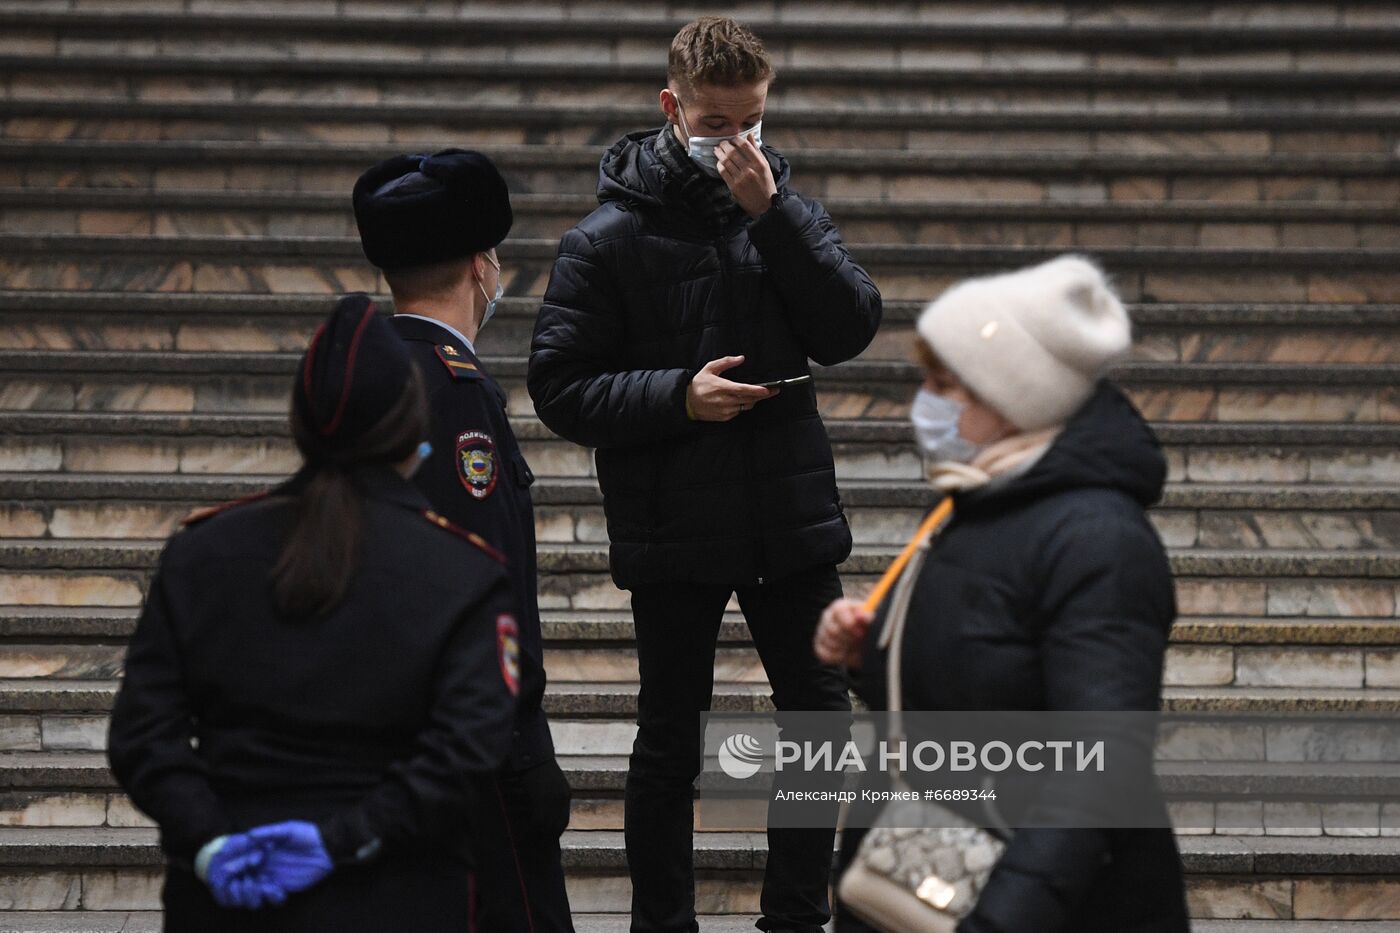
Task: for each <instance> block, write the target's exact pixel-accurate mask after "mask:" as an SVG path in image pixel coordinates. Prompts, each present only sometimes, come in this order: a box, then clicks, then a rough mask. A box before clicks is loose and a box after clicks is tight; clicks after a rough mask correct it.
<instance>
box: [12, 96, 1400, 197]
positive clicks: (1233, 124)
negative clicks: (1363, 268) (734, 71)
mask: <svg viewBox="0 0 1400 933" xmlns="http://www.w3.org/2000/svg"><path fill="white" fill-rule="evenodd" d="M72 93H73V94H74V95H75V99H72V100H44V99H31V100H15V99H8V100H5V99H0V137H3V138H5V139H8V140H13V141H24V140H54V139H66V138H71V137H74V136H75V135H76V136H77V137H78V138H83V137H88V138H91V137H93V136H96V137H115V138H127V139H141V140H149V141H156V140H163V139H166V140H169V139H177V140H190V141H194V140H202V139H210V138H214V139H243V140H256V139H290V140H302V141H317V140H319V141H327V140H333V139H338V140H343V141H344V142H347V143H360V144H374V143H379V144H383V143H386V142H390V141H396V142H398V143H400V144H403V143H410V142H413V143H418V144H424V143H430V142H432V141H441V140H444V139H453V138H457V139H461V138H463V137H464V136H469V138H475V139H491V140H493V141H495V142H496V143H498V144H513V145H521V144H525V143H534V144H536V145H541V146H550V147H554V146H568V145H580V144H588V145H593V146H600V145H610V144H611V143H612V142H614V141H615V140H617V139H618V138H619V137H621V136H622V135H623V134H624V133H629V132H633V131H635V130H637V129H640V128H646V127H652V126H657V125H659V124H660V123H661V122H662V121H661V119H660V116H659V114H658V112H657V109H656V105H655V102H654V99H652V98H651V97H650V96H647V97H640V98H639V99H638V101H637V103H636V104H631V103H621V104H612V105H579V106H568V105H565V104H560V103H554V102H550V103H545V104H538V105H532V106H530V107H521V106H520V105H518V104H514V103H496V102H494V101H489V102H439V101H424V102H409V103H402V102H395V103H354V102H331V103H327V102H321V101H317V102H295V101H292V102H277V101H229V102H225V103H218V102H204V101H198V102H185V101H178V100H177V101H125V100H92V99H90V96H91V93H90V91H88V90H86V89H83V88H74V89H72ZM1003 96H1004V95H1003ZM927 100H928V101H933V102H934V103H932V104H926V105H925V106H924V107H923V108H922V109H917V110H916V109H913V108H912V107H911V108H904V109H901V108H895V107H888V106H877V105H865V106H860V105H850V106H847V107H843V108H832V107H825V106H811V105H807V106H802V107H796V106H794V107H787V108H784V109H783V110H782V111H781V119H778V118H777V114H778V113H779V111H777V110H775V111H774V114H775V116H774V119H773V120H772V125H771V126H770V128H769V129H768V130H767V131H766V132H765V139H766V140H767V141H768V142H770V143H771V144H773V145H775V146H777V147H779V148H780V149H783V150H786V151H788V152H789V153H792V154H796V153H797V151H798V150H799V149H804V148H815V147H821V148H835V149H854V148H858V147H860V146H861V145H862V144H866V145H869V144H880V145H883V146H887V147H889V148H890V149H893V150H911V151H917V150H927V149H928V148H930V143H932V142H933V141H935V140H940V141H946V140H948V139H949V138H950V137H951V138H953V139H965V138H966V137H965V136H964V135H963V134H965V133H967V132H968V131H970V130H975V131H976V133H977V134H978V135H977V136H976V137H974V139H977V140H980V145H979V148H982V149H987V148H991V147H992V145H994V144H995V143H996V142H998V141H999V142H1000V143H1001V144H1002V145H1003V146H1005V147H1010V148H1011V151H1034V150H1030V149H1029V148H1028V147H1026V146H1024V145H1021V146H1016V145H1014V143H1015V142H1017V141H1021V142H1023V143H1024V142H1028V141H1029V140H1026V137H1025V136H1024V135H1022V134H1024V133H1026V132H1039V133H1044V134H1052V135H1055V136H1063V135H1066V134H1069V135H1074V134H1086V133H1088V134H1093V133H1101V132H1112V133H1114V134H1116V135H1117V141H1118V143H1119V145H1120V146H1121V145H1122V144H1123V143H1124V142H1128V141H1129V140H1137V141H1139V142H1138V146H1139V148H1138V149H1137V150H1136V151H1139V152H1141V151H1142V148H1141V143H1140V139H1141V134H1166V135H1168V136H1170V135H1180V134H1192V133H1209V134H1215V135H1216V136H1217V138H1220V137H1223V139H1224V140H1236V139H1238V138H1239V137H1241V136H1244V137H1253V138H1254V139H1255V140H1258V141H1257V142H1254V141H1251V142H1249V143H1246V144H1244V145H1243V146H1242V145H1241V144H1240V143H1235V144H1234V148H1235V149H1239V148H1243V147H1244V146H1248V148H1251V149H1254V150H1256V151H1257V150H1259V149H1263V150H1265V152H1266V153H1268V152H1276V151H1279V149H1280V148H1282V147H1286V146H1287V145H1288V144H1289V143H1291V142H1293V141H1298V140H1302V141H1305V142H1310V143H1311V148H1309V149H1307V150H1305V151H1308V152H1314V153H1317V152H1325V151H1326V149H1325V148H1324V145H1323V144H1322V142H1321V137H1320V136H1319V135H1315V134H1326V133H1335V134H1339V135H1342V136H1344V137H1345V136H1350V135H1351V134H1358V135H1359V136H1361V137H1366V136H1369V135H1372V134H1378V135H1379V136H1381V137H1383V138H1385V139H1387V140H1394V139H1395V137H1396V134H1397V132H1400V106H1397V105H1396V104H1395V103H1394V101H1393V100H1386V101H1383V102H1378V103H1375V104H1369V103H1367V104H1363V105H1359V106H1356V107H1354V108H1349V109H1335V108H1327V107H1323V106H1315V107H1295V106H1292V105H1291V104H1286V103H1272V104H1271V103H1270V102H1264V104H1263V105H1261V106H1258V107H1254V106H1252V105H1250V104H1249V102H1247V101H1246V102H1241V103H1236V102H1234V101H1230V102H1228V103H1226V104H1224V105H1212V104H1210V103H1205V104H1201V105H1193V104H1192V103H1190V102H1181V103H1175V102H1172V103H1166V104H1162V105H1159V104H1158V103H1157V102H1154V101H1143V102H1128V103H1120V102H1119V101H1117V100H1113V99H1109V100H1107V101H1106V102H1105V103H1104V104H1103V105H1102V106H1100V107H1095V106H1092V104H1090V103H1079V102H1075V103H1069V104H1066V103H1063V102H1062V100H1061V99H1060V95H1049V96H1047V98H1046V99H1045V100H1044V101H1041V102H1035V101H1031V102H1028V103H1020V102H1011V103H1007V102H1005V101H1003V100H995V99H986V100H968V101H965V102H958V101H953V102H950V103H952V104H958V103H961V107H960V108H959V109H950V108H949V107H943V106H941V105H939V104H937V97H929V98H927ZM1013 100H1016V99H1015V98H1013ZM876 134H878V135H876ZM930 134H932V135H930ZM1222 141H1223V140H1222ZM1130 145H1131V143H1130ZM1197 150H1198V151H1199V147H1197ZM1367 151H1368V152H1377V151H1379V147H1376V148H1371V147H1369V146H1368V147H1367ZM546 190H547V189H546ZM565 190H569V189H565ZM573 190H580V191H581V190H587V189H573Z"/></svg>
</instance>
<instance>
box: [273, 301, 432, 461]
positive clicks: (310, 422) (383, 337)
mask: <svg viewBox="0 0 1400 933" xmlns="http://www.w3.org/2000/svg"><path fill="white" fill-rule="evenodd" d="M412 373H413V361H412V360H411V359H410V358H409V355H408V348H407V347H406V346H404V342H403V340H402V339H401V338H400V337H399V335H398V332H397V331H395V330H394V328H393V326H392V325H390V324H389V321H388V319H387V318H384V317H382V316H380V315H379V313H378V312H376V311H375V310H374V302H372V301H370V300H369V297H368V296H366V295H347V296H346V297H344V298H342V299H341V300H340V301H339V303H337V304H336V306H335V310H334V311H332V312H331V315H330V317H328V318H326V322H325V323H324V324H322V325H321V327H320V329H319V330H317V331H316V336H314V337H312V338H311V345H310V346H308V347H307V348H306V353H304V354H303V355H302V358H301V364H300V365H299V366H298V367H297V377H296V385H295V386H294V387H293V389H292V406H293V409H294V410H295V411H296V413H297V415H298V416H299V417H300V418H301V423H302V424H303V425H305V427H306V433H307V434H308V435H310V436H311V437H312V438H313V439H314V440H315V441H316V443H317V444H318V446H320V447H321V448H323V449H324V450H325V451H327V452H328V453H334V452H336V451H341V450H346V449H348V448H351V447H353V446H354V445H355V442H356V441H358V440H359V439H360V438H361V437H363V436H364V435H365V434H366V433H367V432H368V431H369V430H370V429H371V428H372V427H374V426H375V425H376V424H378V423H379V421H380V420H381V419H382V418H383V417H384V416H385V415H387V414H388V413H389V411H390V410H391V409H392V408H393V407H394V405H395V404H397V403H398V401H399V399H400V398H401V397H402V396H403V393H404V389H405V388H406V387H407V385H408V381H409V379H411V378H412Z"/></svg>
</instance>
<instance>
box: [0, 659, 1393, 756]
mask: <svg viewBox="0 0 1400 933" xmlns="http://www.w3.org/2000/svg"><path fill="white" fill-rule="evenodd" d="M116 687H117V685H116V682H115V681H113V680H62V679H59V678H52V677H48V678H29V679H26V678H7V679H4V680H0V710H3V712H4V714H5V717H6V722H7V725H8V726H10V727H12V728H9V729H8V731H7V732H6V733H4V734H3V735H0V738H2V739H3V740H4V741H5V742H9V743H13V744H10V745H7V746H6V748H5V749H4V750H7V751H10V750H27V749H31V748H32V747H33V741H34V730H35V728H37V729H38V730H39V736H40V739H41V744H40V746H39V747H40V748H42V749H43V750H45V751H56V750H65V749H88V750H93V749H101V748H104V747H105V745H103V744H102V743H103V742H105V741H106V739H105V736H106V732H105V728H106V727H105V722H106V720H105V714H106V713H107V711H108V710H110V708H111V704H112V698H113V697H114V696H115V694H116ZM767 688H768V685H767V684H766V683H754V682H746V681H736V682H728V683H719V684H716V686H715V693H714V705H713V709H714V711H715V712H717V713H771V712H772V711H773V706H772V703H771V702H770V699H769V696H768V689H767ZM636 699H637V685H636V684H635V683H571V682H566V681H555V682H552V683H551V684H550V686H549V689H548V692H547V693H546V695H545V702H544V706H545V710H546V712H548V713H549V714H550V715H551V716H552V717H557V718H558V719H560V720H561V721H562V722H565V723H567V722H570V721H573V720H581V721H584V722H588V723H592V724H601V725H603V726H605V727H608V728H610V727H611V726H613V725H624V726H626V727H627V728H628V729H631V728H632V722H633V721H634V720H635V717H636V711H637V704H636ZM1162 703H1163V710H1164V711H1166V712H1169V713H1210V714H1224V713H1268V714H1275V713H1328V714H1339V715H1340V714H1347V715H1350V714H1353V713H1356V714H1366V715H1377V714H1382V713H1384V714H1393V713H1395V712H1396V711H1397V710H1400V689H1395V688H1388V687H1367V688H1342V687H1336V688H1325V687H1271V686H1256V687H1195V686H1193V687H1164V688H1163V701H1162ZM627 741H628V742H630V739H628V740H627ZM570 753H579V754H583V753H593V754H599V753H602V754H623V753H625V752H624V750H620V749H618V748H617V746H616V745H615V744H610V745H608V746H607V750H604V749H596V748H595V749H592V750H591V751H590V752H584V751H581V750H579V749H575V750H574V751H573V752H570V751H565V752H561V754H570Z"/></svg>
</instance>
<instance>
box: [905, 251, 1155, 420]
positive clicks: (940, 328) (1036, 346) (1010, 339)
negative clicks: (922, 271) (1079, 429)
mask: <svg viewBox="0 0 1400 933" xmlns="http://www.w3.org/2000/svg"><path fill="white" fill-rule="evenodd" d="M917 327H918V332H919V336H920V337H922V338H923V339H924V340H925V341H927V343H928V345H929V346H930V347H931V348H932V349H933V351H934V352H935V353H936V354H938V357H939V358H940V359H941V360H942V361H943V362H944V363H945V364H946V365H947V366H948V368H949V369H951V370H952V371H953V372H954V373H955V374H956V375H957V377H958V378H959V379H961V380H962V382H963V384H964V385H966V386H967V387H968V389H970V390H971V391H972V392H973V393H974V394H976V395H977V397H978V398H980V399H982V401H984V402H986V403H987V404H988V405H990V406H991V407H992V408H995V409H996V410H997V411H998V412H999V413H1001V415H1002V416H1003V417H1005V418H1006V419H1007V420H1008V421H1010V422H1012V423H1013V424H1015V425H1016V426H1017V427H1019V428H1020V429H1021V430H1023V431H1037V430H1040V429H1042V428H1049V427H1053V426H1056V425H1060V424H1063V423H1064V422H1065V421H1067V420H1068V419H1069V417H1070V415H1072V414H1074V412H1075V411H1077V410H1078V409H1079V408H1080V406H1082V405H1083V404H1084V403H1085V402H1087V401H1088V400H1089V396H1090V395H1092V394H1093V392H1094V385H1095V383H1096V382H1097V381H1098V379H1099V377H1100V376H1101V375H1102V374H1103V371H1104V369H1105V368H1107V367H1108V365H1109V364H1110V363H1112V362H1114V361H1115V360H1117V359H1119V358H1120V357H1122V356H1123V355H1124V354H1126V353H1127V352H1128V350H1129V348H1130V346H1131V344H1132V327H1131V325H1130V324H1129V322H1128V312H1127V311H1126V310H1125V309H1124V308H1123V303H1122V302H1121V301H1119V300H1118V296H1117V295H1116V294H1114V292H1113V289H1112V288H1111V287H1110V286H1109V284H1108V282H1107V281H1106V280H1105V278H1104V275H1103V273H1102V272H1101V271H1100V270H1099V268H1098V266H1096V265H1094V264H1093V263H1092V262H1090V261H1089V260H1087V259H1085V258H1083V257H1082V256H1061V257H1059V258H1058V259H1052V260H1050V261H1049V262H1046V263H1043V264H1041V265H1039V266H1032V267H1031V268H1029V269H1019V270H1017V271H1015V272H1008V273H1005V274H1003V275H991V276H986V277H984V278H977V279H969V280H968V281H966V282H960V283H958V284H957V285H954V286H953V287H952V288H950V289H948V290H947V291H946V292H944V293H943V294H942V295H941V296H939V298H938V299H936V300H935V301H933V302H932V303H931V304H930V305H929V306H928V307H927V308H925V309H924V310H923V313H922V314H920V315H919V321H918V325H917Z"/></svg>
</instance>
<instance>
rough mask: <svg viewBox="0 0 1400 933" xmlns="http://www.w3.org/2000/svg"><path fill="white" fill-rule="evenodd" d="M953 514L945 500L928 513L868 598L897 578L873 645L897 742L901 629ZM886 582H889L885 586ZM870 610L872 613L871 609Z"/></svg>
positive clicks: (900, 736) (894, 775)
mask: <svg viewBox="0 0 1400 933" xmlns="http://www.w3.org/2000/svg"><path fill="white" fill-rule="evenodd" d="M952 514H953V498H952V496H949V497H947V498H945V499H944V500H943V501H942V502H941V503H939V505H938V507H937V508H936V509H934V510H933V511H932V512H930V513H929V515H928V517H927V518H925V519H924V521H923V524H921V525H920V526H919V530H918V531H917V532H915V533H914V537H913V539H912V540H911V541H910V542H909V543H908V544H907V545H906V546H905V548H904V550H903V551H902V552H901V553H900V555H899V558H898V559H897V560H896V561H895V562H894V563H893V564H891V565H890V568H889V570H887V571H885V576H884V577H883V578H882V579H881V581H880V584H881V585H880V586H877V587H876V591H875V592H873V593H872V594H871V596H872V597H876V596H878V597H880V598H883V596H884V593H883V592H882V590H888V589H889V584H893V583H894V581H895V579H896V578H897V579H898V584H897V585H895V586H894V594H893V596H891V597H890V611H889V614H888V615H887V616H886V617H885V628H884V631H882V632H881V633H880V640H879V642H878V643H877V645H878V646H879V647H880V648H882V649H885V651H886V656H885V706H886V709H887V710H888V713H889V717H890V737H891V738H892V739H894V740H895V741H897V742H903V741H904V740H905V738H906V737H905V735H904V674H903V667H904V665H903V664H902V663H901V661H902V660H903V656H904V630H905V628H906V624H907V622H908V620H909V604H910V603H911V602H912V601H913V598H914V586H915V584H916V583H917V582H918V578H919V571H920V570H922V569H923V566H924V559H925V558H926V557H927V556H928V552H929V548H930V547H931V546H932V543H933V535H934V534H935V532H937V531H941V530H942V528H943V524H944V522H945V520H946V519H947V518H948V517H949V516H950V515H952ZM886 581H889V582H888V584H887V582H886ZM874 602H875V605H877V606H878V605H879V599H875V600H874ZM866 608H867V609H869V608H870V600H867V601H866ZM872 611H873V610H872ZM890 781H891V782H892V783H894V784H896V785H900V786H902V785H903V784H904V776H903V772H901V771H900V770H899V767H898V765H895V766H893V767H892V768H891V769H890Z"/></svg>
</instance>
